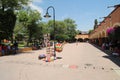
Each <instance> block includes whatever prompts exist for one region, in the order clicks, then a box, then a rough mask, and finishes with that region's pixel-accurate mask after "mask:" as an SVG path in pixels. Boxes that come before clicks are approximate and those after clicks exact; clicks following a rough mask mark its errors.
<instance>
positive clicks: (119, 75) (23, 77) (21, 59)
mask: <svg viewBox="0 0 120 80" xmlns="http://www.w3.org/2000/svg"><path fill="white" fill-rule="evenodd" d="M44 53H46V49H42V50H37V51H31V52H26V53H21V54H17V55H10V56H3V57H0V80H120V68H119V66H117V65H116V64H115V63H114V62H112V61H111V60H110V59H109V55H107V54H105V53H104V52H102V51H101V50H98V49H97V48H95V47H94V46H92V45H91V44H89V43H79V44H78V45H77V44H76V43H71V44H69V43H67V44H65V45H64V47H63V51H62V52H60V53H56V54H57V57H58V58H60V59H57V60H55V61H52V62H45V61H43V60H38V56H39V55H40V54H44Z"/></svg>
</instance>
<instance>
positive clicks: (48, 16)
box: [44, 6, 56, 59]
mask: <svg viewBox="0 0 120 80" xmlns="http://www.w3.org/2000/svg"><path fill="white" fill-rule="evenodd" d="M50 8H52V9H53V28H54V30H53V40H54V41H53V45H54V59H56V52H55V9H54V7H53V6H49V7H48V8H47V11H46V14H45V15H44V17H45V18H50V17H51V16H50V15H49V13H48V10H49V9H50Z"/></svg>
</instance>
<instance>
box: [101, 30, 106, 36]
mask: <svg viewBox="0 0 120 80" xmlns="http://www.w3.org/2000/svg"><path fill="white" fill-rule="evenodd" d="M101 37H102V38H103V37H106V31H104V30H103V31H102V32H101Z"/></svg>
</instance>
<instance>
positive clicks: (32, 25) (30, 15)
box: [17, 8, 42, 44]
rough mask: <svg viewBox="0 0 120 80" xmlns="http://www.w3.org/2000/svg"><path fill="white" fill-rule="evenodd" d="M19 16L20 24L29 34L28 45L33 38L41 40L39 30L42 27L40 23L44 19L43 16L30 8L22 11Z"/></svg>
mask: <svg viewBox="0 0 120 80" xmlns="http://www.w3.org/2000/svg"><path fill="white" fill-rule="evenodd" d="M17 16H18V22H19V23H21V25H22V26H24V27H23V28H25V29H26V30H27V31H26V32H25V33H28V34H27V36H28V37H29V38H28V44H29V42H30V41H31V39H32V38H34V39H36V38H39V34H41V33H39V30H41V29H40V28H41V27H39V26H38V25H39V21H40V20H41V19H42V18H41V14H40V13H39V12H38V11H36V10H31V9H30V8H28V9H27V10H21V11H20V12H19V13H18V15H17Z"/></svg>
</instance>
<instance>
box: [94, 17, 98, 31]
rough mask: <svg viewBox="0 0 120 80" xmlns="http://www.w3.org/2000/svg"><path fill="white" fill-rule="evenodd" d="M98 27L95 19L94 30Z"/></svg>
mask: <svg viewBox="0 0 120 80" xmlns="http://www.w3.org/2000/svg"><path fill="white" fill-rule="evenodd" d="M97 26H98V21H97V19H95V21H94V29H96V28H97Z"/></svg>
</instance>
